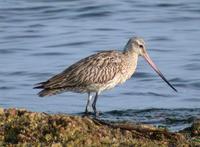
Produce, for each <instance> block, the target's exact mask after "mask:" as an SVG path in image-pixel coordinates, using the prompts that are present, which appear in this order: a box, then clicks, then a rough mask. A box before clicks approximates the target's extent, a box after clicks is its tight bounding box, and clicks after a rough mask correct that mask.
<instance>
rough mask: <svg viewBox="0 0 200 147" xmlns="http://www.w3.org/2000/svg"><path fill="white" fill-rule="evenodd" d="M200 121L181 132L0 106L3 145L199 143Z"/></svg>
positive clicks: (194, 144)
mask: <svg viewBox="0 0 200 147" xmlns="http://www.w3.org/2000/svg"><path fill="white" fill-rule="evenodd" d="M199 128H200V122H199V121H196V122H194V123H193V125H192V126H191V127H190V128H187V129H185V130H183V131H181V132H180V133H178V132H177V133H172V132H169V131H168V130H167V129H165V128H156V127H154V126H151V125H143V124H141V125H138V124H137V125H136V124H133V123H128V122H120V123H119V122H118V123H117V122H115V123H111V122H104V121H101V120H98V119H93V118H90V117H81V116H70V115H63V114H54V115H50V114H45V113H36V112H29V111H27V110H23V109H2V108H0V146H5V145H8V146H13V145H14V146H54V147H59V146H144V147H147V146H148V147H151V146H152V147H156V146H163V147H164V146H198V145H200V138H199V136H200V133H199V130H200V129H199Z"/></svg>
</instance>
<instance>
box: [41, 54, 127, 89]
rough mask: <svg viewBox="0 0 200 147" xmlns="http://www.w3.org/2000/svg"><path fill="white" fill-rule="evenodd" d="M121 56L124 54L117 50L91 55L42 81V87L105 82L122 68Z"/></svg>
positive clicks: (76, 85) (51, 87) (77, 85)
mask: <svg viewBox="0 0 200 147" xmlns="http://www.w3.org/2000/svg"><path fill="white" fill-rule="evenodd" d="M121 56H123V54H122V53H121V52H117V51H104V52H100V53H97V54H94V55H91V56H89V57H87V58H84V59H82V60H80V61H78V62H77V63H75V64H73V65H71V66H70V67H68V68H67V69H66V70H64V71H63V72H62V73H60V74H58V75H56V76H54V77H52V78H50V79H49V80H48V81H46V82H44V83H42V88H45V89H46V88H47V89H57V88H65V87H79V86H80V87H83V86H87V85H90V84H104V83H106V82H108V81H110V80H112V79H113V78H114V77H115V75H116V74H118V73H119V72H120V70H122V69H121V68H122V62H123V61H122V60H123V58H121Z"/></svg>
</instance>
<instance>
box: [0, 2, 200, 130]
mask: <svg viewBox="0 0 200 147" xmlns="http://www.w3.org/2000/svg"><path fill="white" fill-rule="evenodd" d="M199 24H200V2H199V0H191V1H187V0H176V1H174V0H170V1H167V2H166V1H165V2H164V1H161V0H156V1H144V0H142V1H128V0H126V1H114V0H110V1H104V0H103V1H92V0H88V1H80V0H76V1H74V0H73V1H72V0H71V1H70V0H68V1H64V0H59V1H53V0H36V1H30V0H20V1H11V0H7V1H6V0H2V1H0V106H1V107H4V108H9V107H17V108H27V109H29V110H33V111H45V112H49V113H58V112H59V113H73V114H77V113H80V112H82V111H83V110H84V107H85V104H86V97H87V95H86V94H85V95H81V94H74V93H65V94H61V95H56V96H52V97H47V98H39V97H38V96H37V95H36V93H37V92H38V90H34V89H32V87H33V86H34V84H35V83H38V82H41V81H44V80H47V79H48V78H49V77H51V76H52V75H54V74H57V73H59V72H61V71H62V70H64V69H65V68H66V67H68V66H69V65H70V64H72V63H74V62H76V61H78V60H79V59H81V58H83V57H86V56H88V55H90V54H92V53H96V52H98V51H102V50H108V49H113V48H116V49H122V48H123V46H124V45H125V44H126V42H127V40H128V38H129V37H131V36H134V35H138V36H142V37H144V39H145V40H146V43H147V46H148V52H149V54H150V56H151V57H152V58H153V60H154V61H155V63H156V64H157V65H158V67H159V68H160V70H161V71H162V72H163V73H164V75H165V76H166V77H167V79H169V81H170V82H171V83H172V84H173V85H174V86H175V87H176V88H177V89H178V91H179V92H178V93H176V92H174V91H172V89H170V87H168V86H167V85H166V84H165V83H164V82H163V81H162V80H161V79H160V78H159V77H158V76H157V75H156V73H155V72H154V71H153V70H152V69H151V68H150V67H149V66H148V65H147V64H146V63H145V61H144V60H143V59H140V60H139V64H138V68H137V73H136V74H135V75H134V76H133V77H132V78H131V79H130V80H129V81H127V82H126V83H125V84H124V85H120V86H118V87H116V88H115V89H113V90H111V91H107V92H104V93H103V94H102V95H101V96H100V98H99V100H98V102H97V107H98V109H100V110H101V111H103V112H105V116H103V117H105V118H106V117H109V118H112V119H116V118H119V117H120V119H128V120H133V121H140V120H141V119H142V120H143V117H145V116H143V114H144V112H147V111H148V112H149V113H151V112H152V111H153V112H155V111H154V110H156V112H160V111H162V112H163V113H164V114H166V115H167V116H171V115H173V114H176V116H177V119H179V118H180V117H182V118H183V119H184V117H185V119H187V118H188V114H189V115H190V117H193V118H197V117H198V116H199V115H200V109H199V108H200V92H199V90H200V76H199V73H200V59H199V56H200V50H199V46H200V38H199V36H200V27H199ZM180 110H181V111H180ZM182 110H184V111H182ZM191 110H193V111H191ZM113 111H114V112H119V114H118V115H116V114H113V113H112V112H113ZM135 111H137V112H138V113H137V114H138V115H136V114H135V113H133V112H135ZM141 111H144V112H141ZM121 113H122V114H121ZM131 114H133V115H134V114H135V115H136V116H135V117H134V118H133V116H132V115H131ZM145 114H146V113H145ZM145 114H144V115H145ZM151 114H152V117H153V116H154V117H155V118H157V117H156V114H155V113H151ZM124 116H125V117H124ZM137 116H140V117H137ZM173 116H174V115H173ZM135 118H137V119H135ZM161 118H162V120H163V119H165V118H166V117H164V116H162V117H161ZM188 119H189V118H188ZM159 120H160V118H159V119H157V121H158V122H160V124H165V123H163V121H159ZM165 120H166V119H165ZM190 120H191V119H190ZM142 122H149V123H151V122H152V121H151V119H146V120H145V121H142ZM188 123H189V122H187V123H186V124H188ZM178 124H179V123H176V125H177V126H178ZM181 126H183V123H181ZM176 128H178V127H175V129H176Z"/></svg>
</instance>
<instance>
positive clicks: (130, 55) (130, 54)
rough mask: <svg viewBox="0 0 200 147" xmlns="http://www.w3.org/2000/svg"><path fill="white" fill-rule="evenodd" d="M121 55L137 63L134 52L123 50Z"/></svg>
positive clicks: (136, 55)
mask: <svg viewBox="0 0 200 147" xmlns="http://www.w3.org/2000/svg"><path fill="white" fill-rule="evenodd" d="M123 54H124V55H125V56H126V57H127V58H130V59H132V60H135V62H137V60H138V56H139V55H138V53H136V52H134V51H130V50H124V52H123Z"/></svg>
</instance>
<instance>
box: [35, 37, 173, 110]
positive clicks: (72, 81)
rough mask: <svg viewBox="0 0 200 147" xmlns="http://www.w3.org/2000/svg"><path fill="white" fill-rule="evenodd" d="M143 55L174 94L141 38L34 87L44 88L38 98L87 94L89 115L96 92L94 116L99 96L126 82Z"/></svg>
mask: <svg viewBox="0 0 200 147" xmlns="http://www.w3.org/2000/svg"><path fill="white" fill-rule="evenodd" d="M139 56H142V57H144V59H146V61H147V62H148V63H149V65H150V66H151V67H152V68H153V69H154V70H155V71H156V72H157V74H158V75H159V76H160V77H161V78H162V79H163V80H164V81H165V82H166V83H167V84H168V85H169V86H170V87H171V88H172V89H173V90H175V91H177V90H176V89H175V88H174V87H173V86H172V85H171V84H170V83H169V82H168V81H167V79H166V78H165V77H164V76H163V74H162V73H161V72H160V70H159V69H158V68H157V66H156V65H155V64H154V62H153V61H152V60H151V58H150V57H149V55H148V53H147V51H146V47H145V42H144V40H143V39H142V38H139V37H133V38H130V39H129V41H128V43H127V44H126V45H125V47H124V50H123V51H115V50H111V51H102V52H99V53H96V54H93V55H91V56H88V57H86V58H84V59H82V60H80V61H78V62H76V63H74V64H73V65H71V66H69V67H68V68H67V69H65V70H64V71H63V72H61V73H59V74H57V75H55V76H53V77H52V78H50V79H49V80H47V81H45V82H42V83H38V85H37V86H36V87H34V88H41V89H43V90H42V91H40V92H39V93H38V95H39V96H41V97H43V96H51V95H55V94H58V93H62V92H66V91H73V92H78V93H88V100H87V105H86V108H85V113H88V112H89V107H90V103H91V102H92V99H93V98H92V93H95V96H94V100H93V103H92V108H93V111H94V113H95V114H97V110H96V102H97V98H98V96H99V94H100V93H101V92H102V91H104V90H107V89H111V88H113V87H115V86H116V85H118V84H122V83H124V82H125V81H126V80H127V79H129V78H130V77H131V76H132V75H133V73H134V72H135V70H136V67H137V61H138V57H139Z"/></svg>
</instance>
